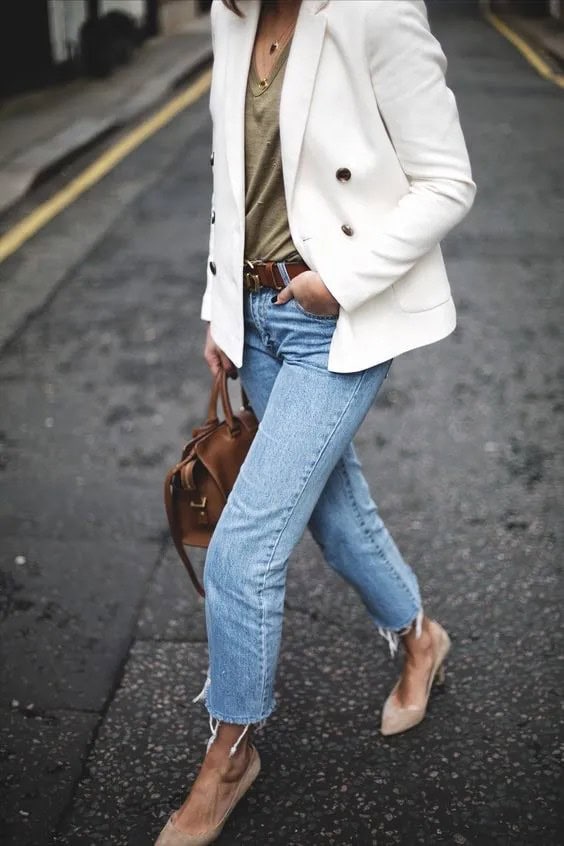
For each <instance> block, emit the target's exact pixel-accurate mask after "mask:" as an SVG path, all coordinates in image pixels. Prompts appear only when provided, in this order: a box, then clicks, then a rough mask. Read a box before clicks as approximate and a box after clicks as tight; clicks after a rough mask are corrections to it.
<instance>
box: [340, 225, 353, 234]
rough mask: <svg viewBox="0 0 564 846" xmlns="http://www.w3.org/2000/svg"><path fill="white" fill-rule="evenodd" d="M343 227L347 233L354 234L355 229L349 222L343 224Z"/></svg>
mask: <svg viewBox="0 0 564 846" xmlns="http://www.w3.org/2000/svg"><path fill="white" fill-rule="evenodd" d="M341 229H342V230H343V232H344V233H345V235H353V234H354V229H353V228H352V226H349V224H348V223H343V225H342V226H341Z"/></svg>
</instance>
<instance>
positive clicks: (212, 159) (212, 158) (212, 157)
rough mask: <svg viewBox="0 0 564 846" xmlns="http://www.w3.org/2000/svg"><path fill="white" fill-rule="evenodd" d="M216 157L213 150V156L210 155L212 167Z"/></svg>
mask: <svg viewBox="0 0 564 846" xmlns="http://www.w3.org/2000/svg"><path fill="white" fill-rule="evenodd" d="M214 158H215V156H214V153H213V151H212V154H211V156H210V165H211V166H212V167H213V161H214Z"/></svg>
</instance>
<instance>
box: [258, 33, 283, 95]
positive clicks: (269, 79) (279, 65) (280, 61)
mask: <svg viewBox="0 0 564 846" xmlns="http://www.w3.org/2000/svg"><path fill="white" fill-rule="evenodd" d="M291 43H292V39H291V38H290V40H289V41H287V42H286V44H285V45H284V47H282V49H281V50H280V53H279V54H278V56H277V57H276V61H275V62H274V64H273V66H272V69H271V71H270V76H268V77H267V84H266V85H262V86H261V84H260V82H261V80H260V77H259V75H258V73H257V68H256V63H255V58H254V55H253V58H252V60H251V72H250V83H251V91H252V94H253V97H260V95H261V94H264V92H265V91H268V89H269V88H270V87H271V85H272V83H273V82H274V80H275V79H276V77H277V76H278V73H279V71H280V69H281V68H282V66H283V65H284V62H285V61H286V59H287V57H288V52H289V50H290V45H291Z"/></svg>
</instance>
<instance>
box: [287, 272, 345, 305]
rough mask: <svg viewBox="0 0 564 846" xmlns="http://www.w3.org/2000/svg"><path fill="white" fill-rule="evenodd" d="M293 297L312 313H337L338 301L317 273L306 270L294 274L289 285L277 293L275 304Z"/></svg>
mask: <svg viewBox="0 0 564 846" xmlns="http://www.w3.org/2000/svg"><path fill="white" fill-rule="evenodd" d="M292 297H295V298H296V300H297V301H298V302H299V304H300V305H301V306H302V308H304V309H305V310H306V311H311V312H312V313H313V314H338V313H339V303H338V302H337V300H336V299H335V297H334V296H333V294H332V293H331V292H330V290H329V288H328V287H327V286H326V285H325V284H324V282H323V280H322V279H321V276H320V275H319V273H316V272H315V271H314V270H306V271H304V273H300V274H298V276H295V277H294V278H293V279H292V280H291V282H290V284H289V285H286V287H285V288H283V289H282V290H281V291H279V293H278V297H277V298H276V300H275V302H276V304H277V305H281V304H282V303H287V302H288V300H291V299H292Z"/></svg>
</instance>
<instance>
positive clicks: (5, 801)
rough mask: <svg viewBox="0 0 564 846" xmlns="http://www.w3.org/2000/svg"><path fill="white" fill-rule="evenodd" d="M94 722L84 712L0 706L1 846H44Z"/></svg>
mask: <svg viewBox="0 0 564 846" xmlns="http://www.w3.org/2000/svg"><path fill="white" fill-rule="evenodd" d="M97 722H98V715H97V714H95V713H89V712H80V711H68V710H56V711H45V710H44V709H41V708H39V707H37V706H34V707H29V703H28V705H24V704H23V703H22V702H18V701H17V700H14V701H13V703H12V705H11V706H10V707H7V706H6V703H5V702H2V704H1V706H0V797H1V798H0V828H1V832H2V844H3V846H22V844H24V843H25V846H45V844H46V843H47V842H48V841H49V836H50V833H51V831H52V830H53V828H54V826H55V825H56V823H57V821H58V819H59V817H60V815H61V814H62V812H63V811H64V809H65V807H66V805H67V803H68V802H69V801H70V799H71V796H72V791H73V788H74V785H75V782H76V780H77V779H78V777H79V776H80V773H81V772H82V770H83V764H84V760H83V752H84V750H85V748H86V747H87V746H88V744H89V742H90V739H91V737H92V735H93V732H94V730H95V727H96V724H97Z"/></svg>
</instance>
